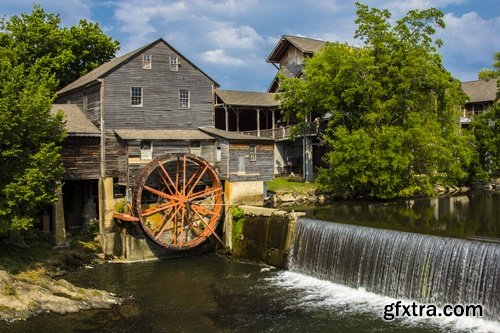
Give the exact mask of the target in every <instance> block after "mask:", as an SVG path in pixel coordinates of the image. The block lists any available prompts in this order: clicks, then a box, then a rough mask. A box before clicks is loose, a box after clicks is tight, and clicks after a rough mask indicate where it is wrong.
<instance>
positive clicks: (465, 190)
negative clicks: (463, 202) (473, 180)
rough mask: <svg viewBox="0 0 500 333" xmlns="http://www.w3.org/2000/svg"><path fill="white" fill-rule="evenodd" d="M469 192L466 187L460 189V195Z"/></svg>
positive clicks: (468, 188)
mask: <svg viewBox="0 0 500 333" xmlns="http://www.w3.org/2000/svg"><path fill="white" fill-rule="evenodd" d="M469 191H470V187H467V186H461V187H460V192H462V193H465V192H469Z"/></svg>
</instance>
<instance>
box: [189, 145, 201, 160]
mask: <svg viewBox="0 0 500 333" xmlns="http://www.w3.org/2000/svg"><path fill="white" fill-rule="evenodd" d="M190 153H191V154H193V155H196V156H201V142H200V141H191V149H190Z"/></svg>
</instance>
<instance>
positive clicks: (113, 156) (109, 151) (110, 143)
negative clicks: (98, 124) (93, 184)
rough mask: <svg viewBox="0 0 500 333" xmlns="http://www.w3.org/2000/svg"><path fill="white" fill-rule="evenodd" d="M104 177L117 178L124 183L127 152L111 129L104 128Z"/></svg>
mask: <svg viewBox="0 0 500 333" xmlns="http://www.w3.org/2000/svg"><path fill="white" fill-rule="evenodd" d="M105 154H106V177H113V178H118V182H119V183H122V184H124V183H126V176H127V157H126V156H127V152H126V147H125V145H124V143H123V142H122V141H121V140H119V138H118V137H117V136H116V134H115V133H114V132H113V131H112V130H106V153H105Z"/></svg>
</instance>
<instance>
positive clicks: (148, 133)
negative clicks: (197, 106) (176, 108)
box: [115, 129, 213, 141]
mask: <svg viewBox="0 0 500 333" xmlns="http://www.w3.org/2000/svg"><path fill="white" fill-rule="evenodd" d="M115 133H116V134H117V135H118V136H119V137H120V138H122V139H124V140H169V141H184V140H213V137H211V136H210V135H207V134H205V133H203V132H201V131H199V130H138V129H117V130H115Z"/></svg>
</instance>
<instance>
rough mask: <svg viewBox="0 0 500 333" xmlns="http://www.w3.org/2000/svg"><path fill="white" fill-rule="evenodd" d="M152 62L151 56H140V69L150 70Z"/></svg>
mask: <svg viewBox="0 0 500 333" xmlns="http://www.w3.org/2000/svg"><path fill="white" fill-rule="evenodd" d="M152 60H153V56H152V55H151V54H144V55H142V68H144V69H151V63H152Z"/></svg>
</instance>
